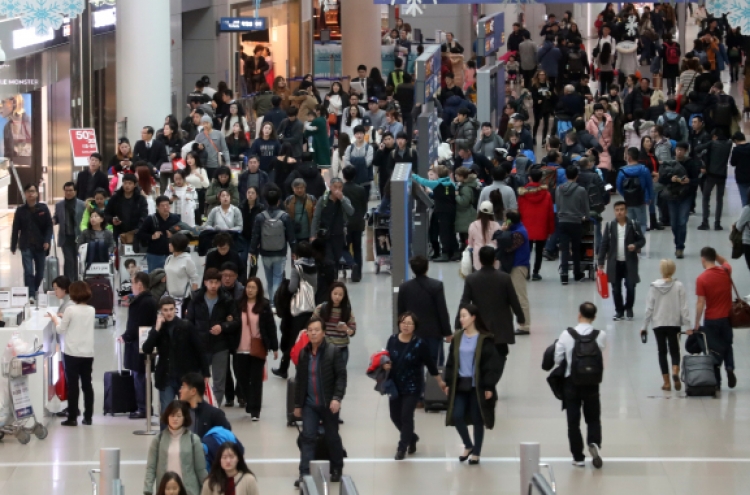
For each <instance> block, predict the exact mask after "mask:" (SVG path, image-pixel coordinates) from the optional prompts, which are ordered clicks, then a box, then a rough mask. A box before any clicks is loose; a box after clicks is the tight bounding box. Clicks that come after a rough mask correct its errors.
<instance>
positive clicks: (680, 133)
mask: <svg viewBox="0 0 750 495" xmlns="http://www.w3.org/2000/svg"><path fill="white" fill-rule="evenodd" d="M664 106H665V107H666V111H665V112H664V113H663V114H662V115H660V116H659V120H657V121H656V124H657V125H660V126H661V128H662V134H663V135H664V137H665V138H668V139H671V140H673V141H677V142H678V143H679V142H680V141H687V140H688V137H689V136H688V128H687V124H685V119H683V118H682V116H680V114H679V113H677V101H675V100H673V99H669V100H667V103H665V104H664ZM657 158H658V157H657Z"/></svg>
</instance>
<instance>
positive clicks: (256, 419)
mask: <svg viewBox="0 0 750 495" xmlns="http://www.w3.org/2000/svg"><path fill="white" fill-rule="evenodd" d="M250 420H251V421H260V418H259V417H258V416H252V417H251V418H250Z"/></svg>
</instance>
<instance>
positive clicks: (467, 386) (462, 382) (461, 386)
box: [456, 376, 474, 392]
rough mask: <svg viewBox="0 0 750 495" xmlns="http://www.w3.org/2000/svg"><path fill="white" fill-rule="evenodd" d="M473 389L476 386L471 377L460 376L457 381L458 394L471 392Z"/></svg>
mask: <svg viewBox="0 0 750 495" xmlns="http://www.w3.org/2000/svg"><path fill="white" fill-rule="evenodd" d="M472 388H474V386H473V385H472V378H471V377H470V376H459V377H458V379H457V380H456V392H471V389H472Z"/></svg>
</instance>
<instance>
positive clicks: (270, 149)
mask: <svg viewBox="0 0 750 495" xmlns="http://www.w3.org/2000/svg"><path fill="white" fill-rule="evenodd" d="M280 149H281V143H280V142H279V138H278V137H277V136H276V129H274V128H273V123H272V122H264V123H263V125H262V126H261V128H260V135H259V136H258V139H256V140H255V141H253V145H252V146H250V156H252V155H255V156H257V157H258V162H259V163H260V169H261V170H262V171H264V172H266V173H268V174H270V173H271V162H273V158H274V157H275V156H276V155H278V154H279V150H280ZM282 199H283V198H282Z"/></svg>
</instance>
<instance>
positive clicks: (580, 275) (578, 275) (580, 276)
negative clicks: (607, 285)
mask: <svg viewBox="0 0 750 495" xmlns="http://www.w3.org/2000/svg"><path fill="white" fill-rule="evenodd" d="M573 278H574V279H575V281H576V282H580V281H581V280H583V279H584V278H586V274H585V273H578V274H576V275H574V276H573Z"/></svg>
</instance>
